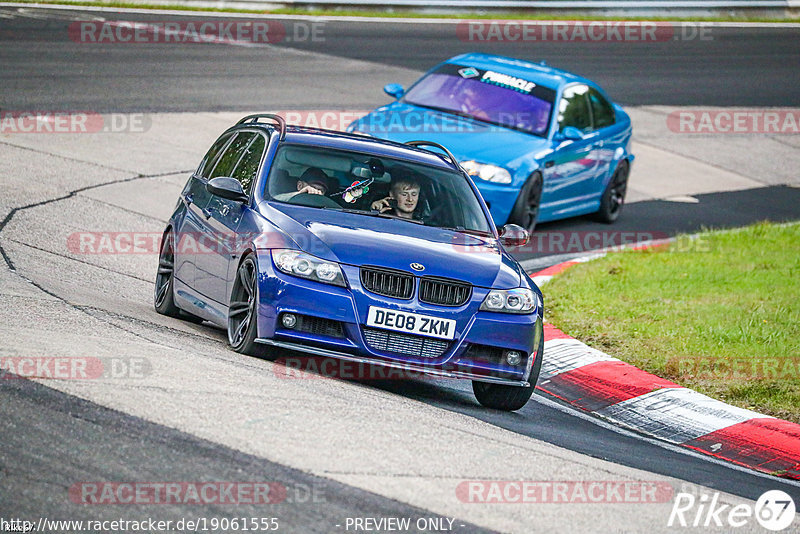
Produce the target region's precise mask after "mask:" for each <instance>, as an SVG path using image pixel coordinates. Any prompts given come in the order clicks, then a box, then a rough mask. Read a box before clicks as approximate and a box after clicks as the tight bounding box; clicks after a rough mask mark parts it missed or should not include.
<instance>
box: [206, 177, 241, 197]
mask: <svg viewBox="0 0 800 534" xmlns="http://www.w3.org/2000/svg"><path fill="white" fill-rule="evenodd" d="M206 190H208V192H209V193H211V194H212V195H217V196H218V197H222V198H225V199H228V200H233V201H235V202H247V201H248V200H250V197H248V196H247V195H246V194H245V192H244V190H243V189H242V184H240V183H239V180H237V179H236V178H230V177H228V176H217V177H216V178H212V179H211V180H209V181H208V184H207V185H206Z"/></svg>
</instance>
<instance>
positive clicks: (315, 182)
mask: <svg viewBox="0 0 800 534" xmlns="http://www.w3.org/2000/svg"><path fill="white" fill-rule="evenodd" d="M330 189H331V188H330V178H328V175H327V174H325V172H324V171H322V170H321V169H318V168H316V167H309V168H308V169H306V170H305V172H303V174H302V175H301V176H300V179H299V180H297V190H296V191H289V192H288V193H280V194H277V195H275V196H274V197H273V198H274V199H275V200H280V201H281V202H286V201H287V200H289V199H291V198H293V197H294V196H296V195H299V194H301V193H308V194H309V195H327V194H328V191H329V190H330Z"/></svg>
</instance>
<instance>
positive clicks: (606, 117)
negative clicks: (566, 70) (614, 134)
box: [589, 89, 615, 130]
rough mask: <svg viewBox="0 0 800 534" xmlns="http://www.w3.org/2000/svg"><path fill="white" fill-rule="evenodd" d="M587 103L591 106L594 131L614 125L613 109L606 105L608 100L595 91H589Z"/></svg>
mask: <svg viewBox="0 0 800 534" xmlns="http://www.w3.org/2000/svg"><path fill="white" fill-rule="evenodd" d="M589 102H591V104H592V116H593V117H594V129H595V130H599V129H600V128H605V127H606V126H611V125H612V124H614V121H615V117H614V108H613V107H612V106H611V104H609V103H608V100H606V99H605V98H603V95H601V94H600V93H599V92H598V91H597V90H595V89H589Z"/></svg>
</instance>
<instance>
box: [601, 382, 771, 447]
mask: <svg viewBox="0 0 800 534" xmlns="http://www.w3.org/2000/svg"><path fill="white" fill-rule="evenodd" d="M595 413H596V414H597V415H599V416H600V417H603V418H605V419H608V420H610V421H615V422H617V423H619V424H621V425H624V426H626V427H628V428H633V429H635V430H638V431H640V432H644V433H646V434H650V435H652V436H656V437H658V438H661V439H664V440H666V441H669V442H671V443H676V444H681V443H686V442H687V441H691V440H693V439H695V438H699V437H700V436H705V435H706V434H710V433H712V432H716V431H717V430H721V429H723V428H726V427H729V426H731V425H735V424H737V423H742V422H744V421H748V420H750V419H753V418H756V417H759V418H760V417H767V416H766V415H762V414H759V413H756V412H753V411H750V410H745V409H743V408H737V407H735V406H730V405H728V404H725V403H724V402H721V401H718V400H716V399H712V398H711V397H707V396H705V395H702V394H700V393H698V392H696V391H693V390H691V389H687V388H665V389H659V390H656V391H652V392H650V393H646V394H644V395H641V396H639V397H634V398H632V399H628V400H625V401H622V402H620V403H617V404H614V405H612V406H609V407H607V408H603V409H601V410H597V411H596V412H595Z"/></svg>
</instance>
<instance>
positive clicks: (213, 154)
mask: <svg viewBox="0 0 800 534" xmlns="http://www.w3.org/2000/svg"><path fill="white" fill-rule="evenodd" d="M232 135H233V134H225V135H223V136H222V137H220V138H219V139H217V142H216V143H214V144H213V145H212V146H211V148H210V149H209V151H208V153H207V154H206V157H204V158H203V161H202V163H200V167H198V169H197V175H198V176H202V177H203V178H208V174H209V173H210V172H211V169H212V168H213V166H214V161H215V160H216V158H217V154H219V152H220V150H222V149H223V148H225V145H226V144H227V143H228V141H230V139H231V136H232Z"/></svg>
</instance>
